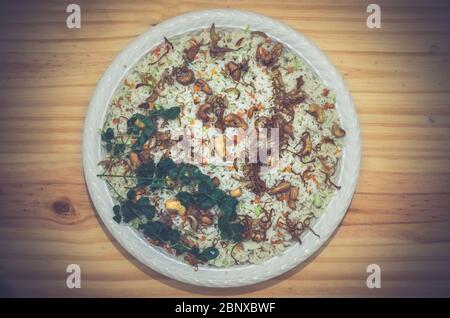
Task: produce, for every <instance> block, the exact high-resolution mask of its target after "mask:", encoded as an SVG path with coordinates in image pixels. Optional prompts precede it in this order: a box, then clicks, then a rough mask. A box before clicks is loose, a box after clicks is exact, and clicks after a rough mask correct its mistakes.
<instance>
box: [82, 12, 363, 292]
mask: <svg viewBox="0 0 450 318" xmlns="http://www.w3.org/2000/svg"><path fill="white" fill-rule="evenodd" d="M213 22H214V23H215V24H216V26H217V27H223V26H228V27H235V28H246V27H247V26H249V27H250V29H252V30H258V31H263V32H265V33H267V34H268V35H269V36H271V37H272V38H275V39H276V40H278V41H280V42H282V43H283V44H284V45H287V46H289V47H290V48H291V49H293V50H295V51H296V52H297V53H298V54H299V55H300V56H302V57H303V58H304V59H305V60H306V61H307V62H308V63H309V64H310V66H311V67H312V68H313V69H314V70H315V71H316V72H317V74H318V75H319V77H320V78H321V79H322V80H323V81H324V83H325V85H327V86H328V87H330V88H331V89H332V90H333V91H335V92H336V94H337V99H336V108H337V110H338V113H339V115H340V118H341V121H342V126H343V128H344V129H345V130H346V132H347V134H346V137H345V143H346V144H345V148H344V153H343V157H342V161H341V165H342V166H341V170H340V175H339V179H338V180H337V182H338V184H340V185H341V186H342V188H341V190H339V191H337V193H336V194H335V195H334V197H333V199H332V200H331V202H330V204H329V205H328V207H327V209H326V211H325V213H323V215H322V216H321V217H320V218H318V219H316V221H315V223H314V225H313V229H314V231H315V232H316V233H319V234H320V238H318V237H316V236H314V235H312V234H311V233H307V234H305V236H304V237H303V243H302V244H301V245H300V244H299V243H296V244H294V245H293V246H291V247H290V248H288V249H287V250H286V251H285V252H284V253H283V254H282V255H281V256H277V257H274V258H271V259H269V260H268V261H266V262H264V263H263V264H260V265H237V266H233V267H230V268H214V267H208V266H200V267H199V268H198V270H197V271H195V270H194V268H193V267H192V266H190V265H187V264H185V263H183V262H181V261H179V260H178V259H177V258H176V257H174V256H172V255H168V254H167V253H165V252H164V251H163V250H161V249H160V248H158V247H154V246H152V245H150V244H149V243H148V242H147V241H146V240H145V239H144V238H143V236H142V235H141V234H139V233H138V232H137V231H135V230H133V229H132V228H130V227H128V226H125V225H119V224H117V223H116V222H114V221H113V219H112V217H113V212H112V207H113V205H114V203H113V199H112V197H111V194H110V191H109V189H108V187H107V185H106V183H105V182H104V181H103V180H102V179H100V178H98V177H97V176H96V174H98V173H99V167H98V165H97V163H98V162H99V161H100V160H101V158H102V156H101V141H100V134H99V133H98V131H99V129H101V128H102V127H103V123H104V119H105V116H106V114H107V111H108V105H109V102H110V100H111V98H112V97H113V95H114V92H115V90H116V89H117V88H118V87H119V85H120V83H121V82H122V80H123V78H124V76H125V74H126V73H128V71H129V70H130V69H131V68H132V67H133V65H134V64H135V63H136V62H137V61H138V60H139V59H140V58H141V57H142V56H143V55H144V54H146V53H147V52H148V51H150V50H151V49H152V48H153V47H155V46H156V45H157V44H159V43H161V42H162V41H163V37H164V36H166V37H167V38H170V37H172V36H174V35H177V34H181V33H184V32H187V31H192V30H196V29H199V28H207V27H210V26H211V24H212V23H213ZM360 160H361V145H360V132H359V124H358V118H357V115H356V111H355V108H354V105H353V102H352V99H351V97H350V93H349V92H348V90H347V88H346V87H345V84H344V82H343V80H342V78H341V76H340V75H339V74H338V73H337V71H336V69H335V68H334V66H333V65H332V64H331V62H330V61H329V60H328V59H327V57H326V56H325V55H324V54H323V53H322V52H321V51H320V50H319V49H318V48H317V47H316V46H315V45H314V44H313V43H311V42H310V41H309V40H307V39H306V38H305V37H304V36H303V35H301V34H300V33H298V32H296V31H295V30H293V29H292V28H290V27H288V26H286V25H284V24H282V23H280V22H277V21H275V20H272V19H270V18H268V17H265V16H262V15H259V14H255V13H250V12H243V11H237V10H208V11H201V12H192V13H188V14H184V15H180V16H177V17H174V18H172V19H169V20H167V21H165V22H163V23H160V24H158V25H156V26H155V27H153V28H151V29H150V30H149V31H147V32H146V33H144V34H143V35H141V36H140V37H138V38H137V39H136V40H135V41H134V42H133V43H131V44H130V45H128V47H127V48H126V49H125V50H123V51H122V52H121V53H120V54H119V56H117V58H116V59H115V60H114V62H113V63H112V64H111V65H110V66H109V67H108V69H107V70H106V72H105V74H104V75H103V77H102V78H101V80H100V82H99V83H98V85H97V88H96V90H95V92H94V95H93V97H92V100H91V103H90V105H89V110H88V113H87V117H86V122H85V127H84V135H83V165H84V176H85V180H86V184H87V187H88V189H89V194H90V196H91V198H92V201H93V203H94V205H95V208H96V210H97V212H98V214H99V215H100V217H101V219H102V221H103V222H104V224H105V226H106V227H107V228H108V230H109V231H110V232H111V234H112V235H113V236H114V238H115V239H116V240H117V241H118V242H119V243H120V245H122V246H123V248H125V249H126V250H127V251H128V252H129V253H130V254H131V255H133V256H134V257H136V258H137V259H138V260H139V261H141V262H142V263H144V264H145V265H147V266H148V267H150V268H152V269H153V270H155V271H157V272H159V273H161V274H163V275H166V276H169V277H171V278H173V279H176V280H179V281H182V282H185V283H189V284H194V285H200V286H209V287H233V286H244V285H250V284H254V283H258V282H261V281H264V280H267V279H270V278H272V277H274V276H277V275H280V274H282V273H284V272H286V271H288V270H290V269H291V268H293V267H295V266H297V265H298V264H300V263H301V262H303V261H305V260H306V259H307V258H308V257H310V256H311V255H312V254H313V253H314V252H315V251H317V250H318V249H319V247H320V246H321V245H322V244H324V243H325V242H326V241H327V239H328V238H329V237H330V236H331V235H332V233H333V232H334V231H335V230H336V228H337V227H338V225H339V224H340V222H341V221H342V219H343V217H344V215H345V212H346V211H347V209H348V206H349V204H350V201H351V199H352V196H353V192H354V191H355V187H356V182H357V179H358V173H359V166H360Z"/></svg>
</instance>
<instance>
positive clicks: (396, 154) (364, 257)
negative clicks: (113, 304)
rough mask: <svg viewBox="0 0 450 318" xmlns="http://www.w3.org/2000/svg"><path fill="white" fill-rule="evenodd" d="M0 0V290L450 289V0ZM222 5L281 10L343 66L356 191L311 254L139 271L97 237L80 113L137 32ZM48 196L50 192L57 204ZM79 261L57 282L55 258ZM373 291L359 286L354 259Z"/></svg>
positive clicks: (61, 263)
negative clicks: (175, 274)
mask: <svg viewBox="0 0 450 318" xmlns="http://www.w3.org/2000/svg"><path fill="white" fill-rule="evenodd" d="M68 3H70V2H68V1H55V2H45V3H43V2H41V1H40V2H32V1H30V2H20V3H18V2H16V1H14V2H13V1H10V2H6V3H5V2H2V4H1V10H0V11H1V13H0V96H1V103H0V107H1V112H0V167H1V168H0V202H1V208H0V211H1V221H0V290H1V292H0V294H1V295H8V296H66V297H76V296H138V297H141V296H145V297H150V296H156V297H160V296H175V297H178V296H194V297H196V296H419V295H421V296H450V165H449V160H450V105H449V102H448V100H449V98H450V85H449V84H448V74H450V23H449V20H448V16H449V13H450V4H449V3H448V2H446V1H426V2H423V1H421V2H419V1H404V0H401V1H395V2H391V1H377V3H379V4H380V5H381V8H382V28H381V29H368V28H367V27H366V25H365V20H366V17H367V13H366V6H367V5H368V4H369V3H370V2H369V1H359V0H352V1H331V0H330V1H324V0H320V1H295V0H289V1H268V0H258V1H256V0H250V1H227V2H224V1H210V0H209V1H206V0H205V1H184V2H179V1H175V0H161V1H143V0H142V1H133V2H131V3H130V2H129V1H126V2H124V1H77V3H78V4H80V6H81V8H82V27H81V29H80V30H69V29H67V28H66V25H65V19H66V16H67V15H66V13H65V7H66V5H67V4H68ZM224 6H226V7H230V8H235V9H242V10H250V11H255V12H258V13H261V14H265V15H267V16H270V17H272V18H275V19H278V20H280V21H283V22H285V23H287V24H289V25H290V26H292V27H293V28H295V29H297V30H299V31H301V32H302V33H304V34H305V35H306V36H307V37H309V38H310V39H311V40H313V41H314V42H315V43H316V44H317V45H318V46H319V47H320V48H321V49H322V50H323V51H324V52H325V53H326V54H327V55H328V56H329V57H330V59H331V60H332V61H333V63H334V64H335V65H336V67H337V68H338V69H339V71H340V72H341V73H342V74H343V76H344V78H345V81H346V83H347V85H348V88H349V89H350V91H351V93H352V96H353V98H354V100H355V103H356V106H357V109H358V114H359V119H360V122H361V129H362V142H363V161H362V169H361V176H360V180H359V184H358V188H357V191H356V194H355V197H354V200H353V202H352V205H351V207H350V209H349V211H348V214H347V215H346V217H345V219H344V221H343V223H342V225H341V226H340V228H339V229H338V231H337V232H336V233H335V235H334V236H333V238H332V239H331V240H330V241H329V242H328V243H327V244H326V245H325V246H324V247H323V248H322V249H321V250H320V251H319V252H318V253H317V254H316V255H315V256H314V257H313V258H312V259H310V260H309V261H308V262H306V263H304V264H302V265H301V266H299V267H298V268H296V269H294V270H292V271H290V272H289V273H286V274H284V275H282V276H280V277H277V278H275V279H272V280H271V281H268V282H265V283H262V284H258V285H255V286H250V287H245V288H232V289H226V290H214V289H205V288H200V287H193V286H188V285H185V284H181V283H178V282H175V281H172V280H170V279H168V278H165V277H162V276H161V275H159V274H157V273H155V272H153V271H151V270H149V269H147V268H145V267H144V266H143V265H142V264H140V263H139V262H137V261H136V260H134V259H133V258H132V257H131V256H130V255H128V254H127V253H126V252H125V251H124V250H123V249H122V248H121V247H120V246H118V244H117V243H116V242H115V241H114V240H113V239H112V237H111V236H110V235H109V234H108V232H107V231H106V229H105V228H104V227H103V225H102V223H101V222H100V220H99V219H98V217H97V214H96V212H95V210H94V209H93V206H92V205H91V202H90V199H89V196H88V194H87V191H86V187H85V184H84V180H83V174H82V156H81V142H82V129H83V120H84V117H85V114H86V109H87V105H88V104H89V100H90V97H91V95H92V93H93V90H94V88H95V86H96V83H97V81H98V79H99V78H100V76H101V75H102V73H103V72H104V70H105V69H106V67H107V66H108V65H109V64H110V63H111V61H112V60H113V59H114V57H115V56H116V55H117V54H118V53H119V52H120V51H121V50H122V49H123V48H124V47H125V46H126V45H127V44H128V43H129V42H130V41H132V40H133V39H134V38H135V37H136V36H138V35H139V34H141V33H143V32H145V31H146V30H147V29H148V28H149V27H151V26H152V25H155V24H157V23H159V22H161V21H163V20H165V19H167V18H169V17H171V16H174V15H177V14H180V13H183V12H187V11H194V10H201V9H207V8H223V7H224ZM55 202H59V203H58V204H56V205H55ZM71 263H76V264H79V265H80V266H81V268H82V288H81V289H67V288H66V285H65V279H66V275H67V274H66V272H65V269H66V266H67V265H68V264H71ZM372 263H376V264H379V265H380V266H381V269H382V288H381V289H372V290H371V289H368V288H367V287H366V283H365V282H366V277H367V273H366V267H367V265H368V264H372Z"/></svg>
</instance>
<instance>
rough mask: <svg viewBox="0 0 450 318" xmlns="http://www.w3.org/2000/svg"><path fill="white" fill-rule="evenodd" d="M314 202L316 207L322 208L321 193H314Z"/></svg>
mask: <svg viewBox="0 0 450 318" xmlns="http://www.w3.org/2000/svg"><path fill="white" fill-rule="evenodd" d="M313 204H314V206H315V207H316V208H320V207H321V206H322V198H321V197H320V195H319V193H316V194H314V198H313Z"/></svg>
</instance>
